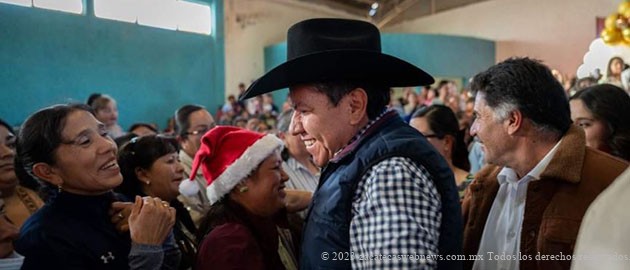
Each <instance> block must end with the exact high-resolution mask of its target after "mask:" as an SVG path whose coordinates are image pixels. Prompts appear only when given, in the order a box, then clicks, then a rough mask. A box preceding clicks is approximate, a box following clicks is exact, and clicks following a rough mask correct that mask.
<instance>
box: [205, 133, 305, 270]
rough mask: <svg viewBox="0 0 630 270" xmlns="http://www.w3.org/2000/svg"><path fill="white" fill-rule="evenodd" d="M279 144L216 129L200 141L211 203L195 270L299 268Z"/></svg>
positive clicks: (272, 137) (274, 139)
mask: <svg viewBox="0 0 630 270" xmlns="http://www.w3.org/2000/svg"><path fill="white" fill-rule="evenodd" d="M281 151H282V141H280V139H278V138H277V137H276V136H275V135H263V134H260V133H255V132H252V131H249V130H245V129H240V128H235V127H229V126H218V127H215V128H214V129H212V130H211V131H210V132H208V133H207V134H206V135H204V137H203V138H202V146H201V148H200V150H199V153H198V154H197V156H196V157H195V162H194V165H193V170H192V172H193V173H194V172H196V171H197V169H199V168H200V167H201V169H202V171H203V174H204V176H205V177H206V179H208V187H207V190H206V192H207V193H208V198H209V199H210V203H211V204H212V207H211V209H210V210H209V211H208V215H207V216H206V218H205V221H204V225H203V226H202V228H203V230H201V231H202V232H204V233H205V234H206V236H205V237H203V240H202V242H201V244H200V248H199V254H198V256H197V263H196V269H274V270H280V269H297V260H296V255H297V254H296V253H297V252H296V250H295V246H296V245H294V244H293V239H295V240H297V238H295V235H292V234H291V233H290V232H289V231H288V230H287V229H285V228H286V227H287V216H286V211H285V210H284V209H285V196H286V193H285V191H284V187H285V186H284V183H285V182H286V181H287V179H288V178H287V175H286V174H285V173H284V171H283V170H282V166H281V164H282V158H281V157H280V152H281Z"/></svg>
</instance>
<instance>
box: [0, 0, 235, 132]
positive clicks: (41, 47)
mask: <svg viewBox="0 0 630 270" xmlns="http://www.w3.org/2000/svg"><path fill="white" fill-rule="evenodd" d="M87 2H88V4H91V0H88V1H87ZM204 2H207V3H209V4H210V6H211V10H212V12H213V20H212V21H213V26H214V27H213V30H212V31H213V32H212V35H210V36H207V35H199V34H193V33H187V32H179V31H170V30H163V29H158V28H152V27H146V26H140V25H136V24H131V23H125V22H119V21H113V20H106V19H101V18H96V17H94V16H93V15H91V14H92V12H91V11H89V12H87V14H86V15H75V14H68V13H63V12H57V11H50V10H44V9H37V8H25V7H19V6H12V5H7V4H0V91H1V93H2V94H1V95H0V96H1V97H2V102H1V103H0V104H1V106H0V117H1V118H3V119H5V120H6V121H8V122H9V123H10V124H13V125H19V124H20V123H21V122H22V121H24V120H25V118H26V117H28V115H30V114H31V113H33V112H34V111H35V110H37V109H40V108H42V107H45V106H49V105H52V104H56V103H65V102H84V101H85V100H86V99H87V97H88V96H89V95H90V93H93V92H100V93H106V94H109V95H111V96H113V97H114V98H115V99H116V100H117V101H118V109H119V113H120V117H119V123H120V124H121V126H122V127H123V128H125V129H126V128H127V127H128V126H129V125H131V124H132V123H134V122H151V123H156V124H158V125H159V126H160V128H164V127H165V124H166V121H167V118H169V117H171V116H172V115H173V112H174V111H175V110H176V109H177V108H178V107H180V106H181V105H183V104H186V103H196V104H201V105H204V106H206V107H208V109H209V111H211V112H214V110H215V109H216V107H217V106H220V105H221V104H222V103H223V100H224V97H225V93H224V89H225V75H224V73H225V56H224V33H223V1H221V0H216V1H215V0H207V1H204ZM89 9H90V8H88V10H89Z"/></svg>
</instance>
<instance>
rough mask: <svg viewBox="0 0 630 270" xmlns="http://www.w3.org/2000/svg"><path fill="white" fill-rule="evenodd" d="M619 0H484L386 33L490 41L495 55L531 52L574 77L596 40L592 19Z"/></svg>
mask: <svg viewBox="0 0 630 270" xmlns="http://www.w3.org/2000/svg"><path fill="white" fill-rule="evenodd" d="M620 2H621V0H489V1H486V2H481V3H478V4H474V5H469V6H465V7H462V8H459V9H455V10H451V11H447V12H443V13H439V14H436V15H433V16H429V17H425V18H420V19H416V20H413V21H407V22H403V23H402V24H399V25H396V26H393V27H389V28H386V29H384V31H387V32H404V33H410V32H413V33H440V34H450V35H461V36H472V37H478V38H485V39H490V40H495V41H496V42H497V47H496V49H497V50H496V59H497V61H501V60H503V59H505V58H507V57H510V56H530V57H534V58H538V59H541V60H543V61H544V62H545V63H546V64H547V65H549V66H550V67H552V68H556V69H559V70H560V71H561V72H563V73H565V74H569V75H574V74H575V73H576V71H577V68H578V67H579V66H580V64H581V63H582V59H583V57H584V54H585V53H586V52H587V51H588V47H589V44H590V43H591V42H592V41H593V39H595V37H596V33H595V18H596V17H606V16H607V15H609V14H610V13H612V12H613V11H616V10H617V5H618V4H619V3H620Z"/></svg>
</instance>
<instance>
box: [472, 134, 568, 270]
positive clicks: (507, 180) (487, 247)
mask: <svg viewBox="0 0 630 270" xmlns="http://www.w3.org/2000/svg"><path fill="white" fill-rule="evenodd" d="M558 145H560V142H558V143H556V145H555V146H554V147H553V148H552V149H551V150H549V152H548V153H547V154H546V155H545V157H544V158H543V159H542V160H540V161H539V162H538V164H536V166H535V167H534V168H533V169H532V170H531V171H530V172H529V173H527V175H525V176H523V178H521V179H518V176H517V175H516V172H515V171H514V170H512V169H511V168H508V167H504V168H503V169H502V170H501V172H499V175H498V176H497V180H498V182H499V191H498V193H497V196H496V197H495V198H494V203H492V208H491V209H490V213H489V214H488V220H486V226H485V228H484V230H483V235H482V236H481V242H480V244H479V251H477V255H481V256H483V260H477V261H475V264H474V265H473V269H475V270H483V269H497V270H508V269H519V258H520V256H519V252H520V244H521V228H522V225H523V214H524V213H525V199H526V198H527V186H528V185H529V182H530V181H536V180H538V179H540V174H542V172H543V171H545V169H546V168H547V165H549V162H550V161H551V159H552V158H553V156H554V154H555V153H556V150H557V148H558Z"/></svg>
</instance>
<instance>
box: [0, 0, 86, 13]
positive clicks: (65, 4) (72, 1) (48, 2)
mask: <svg viewBox="0 0 630 270" xmlns="http://www.w3.org/2000/svg"><path fill="white" fill-rule="evenodd" d="M0 3H7V4H12V5H18V6H24V7H38V8H45V9H52V10H57V11H63V12H70V13H75V14H83V0H0Z"/></svg>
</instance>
